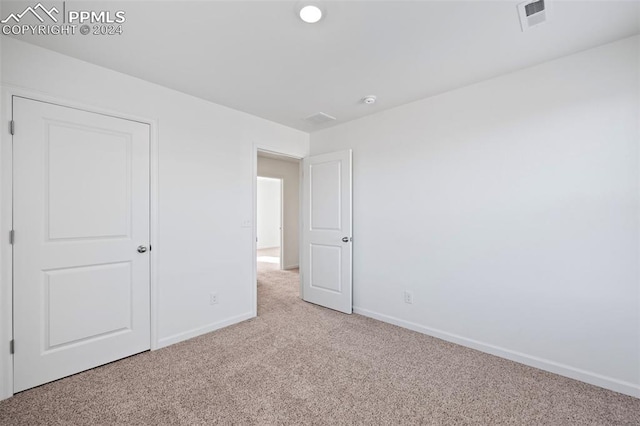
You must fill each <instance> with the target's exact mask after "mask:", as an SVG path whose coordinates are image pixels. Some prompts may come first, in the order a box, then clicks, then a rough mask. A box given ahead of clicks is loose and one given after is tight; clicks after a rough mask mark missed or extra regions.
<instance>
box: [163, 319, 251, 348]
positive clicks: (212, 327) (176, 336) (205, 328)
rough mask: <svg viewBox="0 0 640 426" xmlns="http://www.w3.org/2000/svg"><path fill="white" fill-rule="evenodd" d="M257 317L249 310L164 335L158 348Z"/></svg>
mask: <svg viewBox="0 0 640 426" xmlns="http://www.w3.org/2000/svg"><path fill="white" fill-rule="evenodd" d="M253 317H255V315H254V313H253V312H247V313H246V314H242V315H238V316H235V317H231V318H227V319H225V320H222V321H218V322H214V323H212V324H207V325H205V326H202V327H198V328H194V329H192V330H189V331H185V332H182V333H178V334H174V335H173V336H169V337H163V338H161V339H159V340H158V346H157V348H156V349H160V348H165V347H167V346H170V345H173V344H175V343H179V342H182V341H185V340H188V339H192V338H194V337H197V336H200V335H202V334H206V333H210V332H212V331H215V330H219V329H221V328H224V327H228V326H230V325H233V324H237V323H239V322H242V321H246V320H248V319H250V318H253Z"/></svg>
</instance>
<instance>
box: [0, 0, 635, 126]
mask: <svg viewBox="0 0 640 426" xmlns="http://www.w3.org/2000/svg"><path fill="white" fill-rule="evenodd" d="M519 2H520V0H517V1H510V0H505V1H468V2H459V1H324V2H323V3H322V6H323V8H324V9H325V17H324V19H323V20H322V21H320V22H319V23H318V24H314V25H310V24H305V23H304V22H302V21H301V20H300V19H299V18H298V17H297V14H296V6H298V5H300V4H301V3H300V2H298V1H295V2H293V1H279V2H273V1H254V2H250V1H237V0H236V1H210V2H204V1H197V2H191V1H143V2H135V1H133V2H132V1H128V2H102V1H98V2H75V1H67V2H66V4H65V7H66V8H67V10H69V9H71V8H73V9H76V10H77V9H86V10H103V9H104V10H112V11H115V10H118V9H121V10H124V11H125V12H126V18H127V20H126V22H125V23H124V24H123V34H122V35H119V36H118V35H114V36H94V35H87V36H82V35H80V34H77V35H74V36H16V38H19V39H21V40H25V41H28V42H30V43H34V44H37V45H40V46H43V47H46V48H49V49H52V50H55V51H58V52H60V53H63V54H66V55H69V56H72V57H76V58H79V59H82V60H85V61H88V62H91V63H95V64H98V65H101V66H104V67H107V68H110V69H113V70H116V71H120V72H123V73H126V74H129V75H132V76H135V77H139V78H141V79H144V80H148V81H151V82H154V83H157V84H160V85H163V86H167V87H170V88H173V89H176V90H179V91H181V92H185V93H188V94H191V95H194V96H197V97H200V98H203V99H207V100H210V101H212V102H215V103H218V104H222V105H226V106H229V107H231V108H235V109H238V110H241V111H245V112H248V113H250V114H254V115H257V116H260V117H263V118H266V119H269V120H272V121H275V122H278V123H282V124H284V125H287V126H290V127H294V128H297V129H301V130H304V131H309V132H312V131H314V130H317V129H321V128H325V127H328V126H331V125H334V124H338V123H343V122H345V121H349V120H352V119H355V118H358V117H361V116H364V115H367V114H371V113H374V112H378V111H381V110H383V109H387V108H392V107H395V106H398V105H401V104H404V103H407V102H411V101H414V100H417V99H420V98H424V97H427V96H432V95H435V94H438V93H442V92H445V91H447V90H451V89H454V88H457V87H461V86H464V85H468V84H471V83H474V82H477V81H481V80H484V79H487V78H491V77H495V76H498V75H501V74H504V73H507V72H510V71H514V70H517V69H520V68H524V67H527V66H531V65H534V64H537V63H540V62H544V61H547V60H550V59H554V58H558V57H561V56H564V55H567V54H571V53H574V52H578V51H580V50H584V49H587V48H590V47H594V46H597V45H601V44H604V43H608V42H611V41H614V40H617V39H620V38H624V37H628V36H631V35H634V34H637V33H638V32H639V31H640V18H639V15H640V3H639V2H636V1H564V2H563V1H553V2H551V1H548V3H551V6H552V9H551V10H550V19H549V22H547V23H545V24H544V25H542V26H540V27H537V28H533V29H531V30H529V31H527V32H524V33H523V32H521V30H520V23H519V20H518V14H517V9H516V5H517V4H518V3H519ZM60 3H61V2H47V1H43V4H45V5H47V4H60ZM26 4H28V3H25V2H3V4H2V14H3V16H7V14H8V13H9V12H11V11H20V10H22V9H24V7H25V5H26ZM370 94H373V95H377V97H378V102H377V103H376V104H375V105H372V106H369V105H364V104H362V103H361V102H360V100H361V98H362V97H364V96H366V95H370ZM319 111H322V112H325V113H328V114H330V115H332V116H335V117H337V119H338V120H337V121H336V122H333V123H328V124H324V125H312V124H309V123H307V122H305V121H304V120H303V119H304V118H305V117H307V116H309V115H311V114H314V113H316V112H319Z"/></svg>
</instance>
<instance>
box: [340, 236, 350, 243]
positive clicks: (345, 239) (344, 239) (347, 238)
mask: <svg viewBox="0 0 640 426" xmlns="http://www.w3.org/2000/svg"><path fill="white" fill-rule="evenodd" d="M349 240H350V238H349V237H342V242H343V243H348V242H349Z"/></svg>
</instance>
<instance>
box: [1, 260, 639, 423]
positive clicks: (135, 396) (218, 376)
mask: <svg viewBox="0 0 640 426" xmlns="http://www.w3.org/2000/svg"><path fill="white" fill-rule="evenodd" d="M297 294H298V275H297V274H296V273H295V272H290V271H270V270H267V271H264V270H262V271H261V272H260V275H259V303H260V306H259V316H258V318H255V319H253V320H250V321H246V322H244V323H241V324H237V325H235V326H231V327H228V328H226V329H223V330H220V331H217V332H213V333H210V334H207V335H204V336H201V337H198V338H195V339H192V340H190V341H187V342H183V343H180V344H177V345H174V346H171V347H169V348H165V349H162V350H159V351H155V352H147V353H144V354H141V355H138V356H134V357H131V358H127V359H124V360H122V361H118V362H115V363H112V364H109V365H106V366H103V367H100V368H96V369H94V370H90V371H87V372H84V373H81V374H77V375H75V376H72V377H69V378H66V379H63V380H60V381H57V382H54V383H50V384H47V385H44V386H41V387H39V388H36V389H32V390H29V391H26V392H23V393H20V394H18V395H16V396H15V397H14V398H12V399H9V400H7V401H4V402H2V403H0V424H3V425H18V424H25V425H27V424H28V425H37V424H49V425H50V424H86V425H96V424H101V425H112V424H183V425H195V424H213V423H219V424H331V425H334V424H367V425H374V424H375V425H379V424H485V425H487V424H527V425H533V424H548V425H565V424H566V425H578V424H579V425H586V424H593V425H596V424H599V425H611V424H636V425H637V424H640V400H638V399H634V398H631V397H627V396H623V395H620V394H617V393H614V392H610V391H606V390H604V389H600V388H597V387H595V386H590V385H587V384H584V383H581V382H577V381H574V380H570V379H566V378H563V377H560V376H556V375H553V374H549V373H545V372H543V371H540V370H536V369H533V368H529V367H525V366H523V365H519V364H516V363H513V362H510V361H506V360H503V359H500V358H497V357H493V356H490V355H486V354H483V353H480V352H477V351H474V350H471V349H466V348H463V347H461V346H456V345H453V344H449V343H446V342H443V341H441V340H438V339H434V338H431V337H427V336H424V335H421V334H418V333H414V332H411V331H408V330H404V329H401V328H398V327H394V326H391V325H388V324H384V323H381V322H378V321H375V320H372V319H368V318H365V317H362V316H359V315H350V316H349V315H344V314H340V313H337V312H334V311H331V310H328V309H323V308H321V307H318V306H315V305H311V304H307V303H304V302H302V301H300V300H299V299H298V298H297Z"/></svg>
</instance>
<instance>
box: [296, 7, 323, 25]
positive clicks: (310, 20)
mask: <svg viewBox="0 0 640 426" xmlns="http://www.w3.org/2000/svg"><path fill="white" fill-rule="evenodd" d="M300 19H302V20H303V21H304V22H306V23H307V24H315V23H316V22H318V21H319V20H320V19H322V10H320V8H319V7H318V6H314V5H312V4H310V5H307V6H304V7H303V8H302V9H300Z"/></svg>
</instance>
